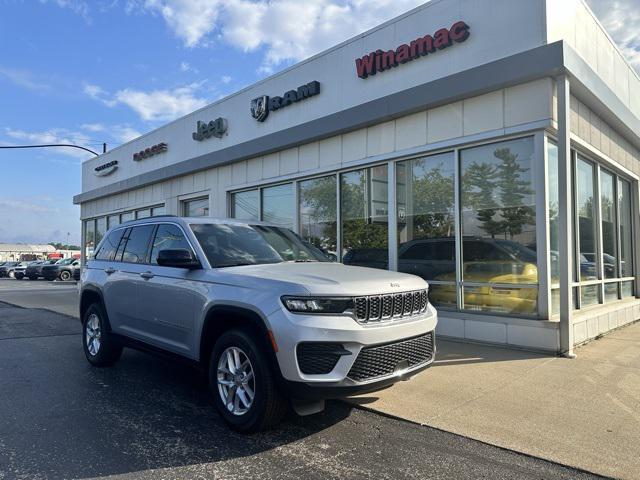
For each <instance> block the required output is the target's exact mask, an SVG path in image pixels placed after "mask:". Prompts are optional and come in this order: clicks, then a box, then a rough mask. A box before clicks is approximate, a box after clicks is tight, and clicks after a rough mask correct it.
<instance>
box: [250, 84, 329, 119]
mask: <svg viewBox="0 0 640 480" xmlns="http://www.w3.org/2000/svg"><path fill="white" fill-rule="evenodd" d="M319 93H320V82H318V81H316V80H314V81H313V82H309V83H307V84H306V85H301V86H300V87H298V89H297V90H289V91H288V92H286V93H285V94H284V95H282V96H281V97H269V96H267V95H263V96H261V97H258V98H254V99H253V100H251V116H252V117H253V118H255V119H256V120H257V121H259V122H264V121H265V120H266V118H267V116H269V112H274V111H276V110H280V109H281V108H284V107H288V106H289V105H291V104H292V103H296V102H299V101H300V100H304V99H306V98H309V97H313V96H314V95H318V94H319Z"/></svg>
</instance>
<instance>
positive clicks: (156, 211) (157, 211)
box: [151, 205, 166, 217]
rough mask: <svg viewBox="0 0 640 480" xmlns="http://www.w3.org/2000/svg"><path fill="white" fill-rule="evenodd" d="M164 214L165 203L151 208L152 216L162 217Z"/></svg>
mask: <svg viewBox="0 0 640 480" xmlns="http://www.w3.org/2000/svg"><path fill="white" fill-rule="evenodd" d="M162 215H166V209H165V208H164V205H159V206H157V207H153V208H152V209H151V216H152V217H160V216H162Z"/></svg>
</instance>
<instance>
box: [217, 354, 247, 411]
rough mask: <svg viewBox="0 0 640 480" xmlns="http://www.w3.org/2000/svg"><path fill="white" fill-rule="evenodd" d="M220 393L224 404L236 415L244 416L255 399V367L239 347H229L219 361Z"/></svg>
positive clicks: (218, 378)
mask: <svg viewBox="0 0 640 480" xmlns="http://www.w3.org/2000/svg"><path fill="white" fill-rule="evenodd" d="M217 381H218V393H219V394H220V398H221V400H222V403H224V405H225V407H226V408H227V410H229V412H231V413H232V414H234V415H238V416H239V415H244V414H245V413H247V412H248V411H249V410H250V409H251V405H253V400H254V398H255V389H256V384H255V376H254V371H253V366H252V365H251V361H250V360H249V357H248V356H247V354H246V353H244V352H243V351H242V349H240V348H238V347H228V348H227V349H226V350H225V351H224V352H222V355H220V359H219V360H218V376H217Z"/></svg>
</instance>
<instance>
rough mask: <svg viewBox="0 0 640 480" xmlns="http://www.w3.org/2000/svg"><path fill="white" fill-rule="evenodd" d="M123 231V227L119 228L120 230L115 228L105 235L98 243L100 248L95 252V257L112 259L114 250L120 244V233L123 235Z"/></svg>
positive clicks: (114, 253) (97, 258)
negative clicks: (100, 242)
mask: <svg viewBox="0 0 640 480" xmlns="http://www.w3.org/2000/svg"><path fill="white" fill-rule="evenodd" d="M124 231H125V229H124V228H121V229H120V230H115V231H113V232H111V233H110V234H109V235H107V238H105V239H104V241H103V242H102V244H101V245H100V249H99V250H98V252H97V253H96V255H95V259H96V260H113V257H115V255H116V251H117V250H118V245H120V240H121V239H122V235H124Z"/></svg>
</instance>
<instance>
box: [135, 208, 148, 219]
mask: <svg viewBox="0 0 640 480" xmlns="http://www.w3.org/2000/svg"><path fill="white" fill-rule="evenodd" d="M150 216H151V209H150V208H145V209H143V210H138V211H137V212H136V218H138V219H140V218H149V217H150Z"/></svg>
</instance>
